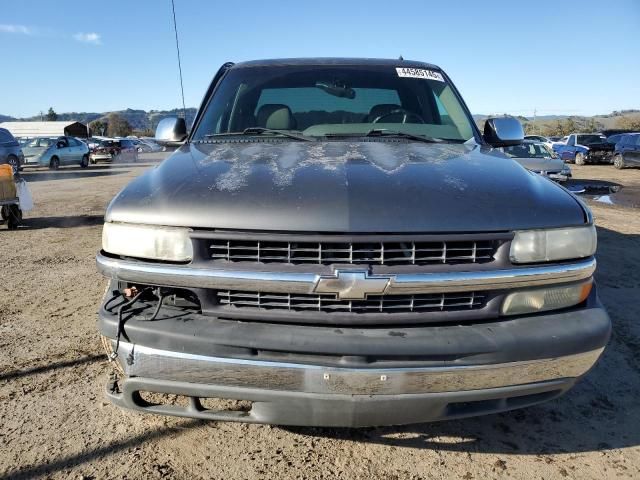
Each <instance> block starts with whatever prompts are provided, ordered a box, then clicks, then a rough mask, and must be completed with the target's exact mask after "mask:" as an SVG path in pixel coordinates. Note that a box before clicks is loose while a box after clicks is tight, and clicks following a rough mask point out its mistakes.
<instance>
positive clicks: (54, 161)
mask: <svg viewBox="0 0 640 480" xmlns="http://www.w3.org/2000/svg"><path fill="white" fill-rule="evenodd" d="M49 168H50V169H51V170H58V169H59V168H60V159H59V158H58V157H51V161H50V162H49Z"/></svg>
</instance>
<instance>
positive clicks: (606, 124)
mask: <svg viewBox="0 0 640 480" xmlns="http://www.w3.org/2000/svg"><path fill="white" fill-rule="evenodd" d="M196 111H197V110H196V109H195V108H187V110H186V114H187V115H186V116H187V118H186V121H187V125H192V124H193V120H194V119H195V116H196ZM110 113H117V114H119V115H121V116H122V117H124V118H125V119H126V120H127V122H129V124H130V125H131V126H132V127H133V129H134V130H155V128H156V126H157V125H158V122H159V121H160V120H162V119H163V118H166V117H176V116H182V109H181V108H174V109H172V110H149V111H145V110H134V109H131V108H127V109H126V110H116V111H114V112H102V113H98V112H66V113H58V120H76V121H79V122H82V123H88V122H92V121H93V120H97V119H106V117H107V115H109V114H110ZM488 117H489V115H486V114H475V115H473V118H474V120H475V121H476V123H477V124H478V126H480V127H481V128H482V126H483V124H484V121H485V120H486V119H487V118H488ZM516 118H518V120H520V121H521V122H522V124H523V126H524V128H525V132H527V133H529V134H530V133H537V134H541V135H566V134H567V133H570V132H571V131H582V132H596V131H601V130H607V129H613V128H619V126H618V123H619V122H620V121H621V120H622V119H625V120H629V119H633V120H634V121H635V122H640V110H631V109H629V110H620V111H614V112H611V113H608V114H603V115H594V116H591V117H589V116H580V115H539V116H537V117H536V118H535V122H534V120H533V118H532V117H523V116H517V117H516ZM38 120H40V115H34V116H33V117H28V118H13V117H11V116H8V115H2V114H0V122H9V121H38ZM633 128H635V127H633Z"/></svg>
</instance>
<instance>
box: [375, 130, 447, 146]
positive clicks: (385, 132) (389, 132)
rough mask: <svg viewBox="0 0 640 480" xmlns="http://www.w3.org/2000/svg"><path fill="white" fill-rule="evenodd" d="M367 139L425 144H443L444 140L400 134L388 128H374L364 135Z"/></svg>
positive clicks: (405, 133)
mask: <svg viewBox="0 0 640 480" xmlns="http://www.w3.org/2000/svg"><path fill="white" fill-rule="evenodd" d="M364 136H365V137H398V138H406V139H408V140H417V141H418V142H425V143H442V142H443V141H444V140H441V139H439V138H434V137H429V136H427V135H414V134H413V133H407V132H399V131H397V130H389V129H386V128H373V129H371V130H369V131H368V132H367V133H365V134H364Z"/></svg>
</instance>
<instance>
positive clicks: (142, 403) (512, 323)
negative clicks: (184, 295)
mask: <svg viewBox="0 0 640 480" xmlns="http://www.w3.org/2000/svg"><path fill="white" fill-rule="evenodd" d="M178 324H179V325H178ZM115 328H117V327H116V325H115V324H114V320H113V319H112V318H111V317H110V316H108V315H106V314H105V313H104V312H102V313H101V317H100V329H101V331H102V334H103V335H105V336H107V337H108V338H111V339H113V338H114V337H115V335H114V334H115ZM610 328H611V326H610V320H609V317H608V316H607V314H606V312H605V311H604V309H603V308H602V306H601V305H600V304H599V302H598V301H597V297H596V295H595V292H593V294H592V295H591V296H590V298H589V299H588V301H587V304H586V305H585V306H582V307H580V308H576V309H572V310H569V311H562V312H552V313H550V314H544V315H534V316H529V317H519V318H512V319H508V320H503V321H496V322H494V323H480V324H474V325H451V326H441V327H432V326H430V327H405V328H391V327H389V329H379V328H377V329H346V328H341V329H335V328H331V327H308V326H292V325H274V324H266V325H260V324H259V323H258V322H256V323H253V324H251V323H248V322H230V321H224V320H221V319H208V320H207V321H198V320H197V319H194V320H193V321H187V319H184V318H183V319H181V320H179V321H176V319H175V318H174V319H170V320H165V319H163V320H159V321H154V322H145V321H143V320H142V321H138V320H132V321H131V325H130V324H129V323H127V327H126V334H127V337H126V338H128V342H127V343H121V345H120V351H119V356H118V360H117V361H118V362H119V364H120V366H121V367H122V369H123V371H124V377H123V378H121V379H119V380H117V381H110V382H109V384H108V387H107V394H108V396H109V398H110V399H111V400H112V401H113V402H114V403H115V404H117V405H119V406H121V407H124V408H129V409H134V410H139V411H145V412H150V413H160V414H168V415H178V416H186V417H194V418H203V419H209V420H236V421H244V422H256V423H271V424H283V425H313V426H368V425H390V424H407V423H417V422H426V421H435V420H443V419H450V418H459V417H465V416H471V415H478V414H486V413H495V412H499V411H504V410H510V409H514V408H520V407H524V406H528V405H532V404H535V403H540V402H542V401H546V400H549V399H552V398H555V397H557V396H560V395H562V394H563V393H564V392H566V391H567V390H568V389H570V388H571V387H572V386H573V385H574V383H575V382H576V381H577V380H578V379H579V378H580V377H582V376H583V375H584V374H585V373H586V372H587V371H588V370H589V369H590V368H591V367H592V366H593V365H594V363H595V362H596V361H597V359H598V358H599V356H600V354H601V353H602V351H603V349H604V346H605V345H606V342H607V340H608V338H609V334H610ZM251 346H253V351H254V353H253V354H248V355H245V357H244V358H241V357H242V355H240V354H234V353H233V352H234V349H237V350H238V351H245V350H247V351H249V350H251V348H245V347H251ZM262 349H264V350H265V351H269V350H270V351H276V352H278V351H279V352H293V354H292V355H290V356H289V357H287V358H292V359H294V360H295V361H291V360H280V361H278V360H273V359H271V360H263V359H261V357H260V356H259V354H258V353H255V352H259V351H260V350H262ZM187 352H188V353H187ZM296 352H298V353H302V352H304V354H308V355H313V354H316V357H315V358H316V360H315V361H308V362H305V361H301V360H299V357H296V356H295V353H296ZM320 352H324V354H325V355H328V354H334V355H348V353H347V352H350V353H351V354H352V355H353V354H356V355H357V354H360V355H363V356H365V357H366V356H368V355H371V356H374V355H377V356H378V357H379V358H391V357H394V356H395V357H397V358H400V360H399V361H396V362H394V363H393V364H392V365H393V366H392V367H385V366H384V363H373V364H367V363H365V364H362V365H361V366H358V365H357V364H356V365H353V364H350V363H349V360H348V357H344V364H345V366H344V367H343V366H341V365H340V364H339V363H338V364H331V365H327V364H326V363H324V362H323V361H322V360H321V359H320V360H317V358H322V357H321V356H320V355H319V354H320ZM402 355H404V356H405V357H409V356H411V355H419V356H420V358H421V359H422V360H420V361H406V360H405V361H403V360H401V358H402ZM425 358H428V360H425ZM140 392H156V393H166V394H175V395H182V396H186V397H188V399H189V402H188V405H186V406H178V405H171V404H166V403H151V402H149V401H147V400H145V399H143V397H142V396H141V395H140ZM210 397H215V398H223V399H235V400H245V401H249V402H252V405H251V408H250V409H249V410H246V409H245V410H243V411H237V410H218V409H211V408H205V407H204V406H203V403H202V402H201V400H200V399H201V398H210Z"/></svg>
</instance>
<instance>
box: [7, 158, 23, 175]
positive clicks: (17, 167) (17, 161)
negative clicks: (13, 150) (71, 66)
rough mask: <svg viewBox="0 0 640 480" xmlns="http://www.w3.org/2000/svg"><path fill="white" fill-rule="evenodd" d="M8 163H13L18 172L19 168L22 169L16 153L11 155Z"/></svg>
mask: <svg viewBox="0 0 640 480" xmlns="http://www.w3.org/2000/svg"><path fill="white" fill-rule="evenodd" d="M7 163H8V164H9V165H11V167H12V168H13V171H14V172H17V171H18V170H20V160H18V157H16V156H15V155H9V158H8V159H7Z"/></svg>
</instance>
